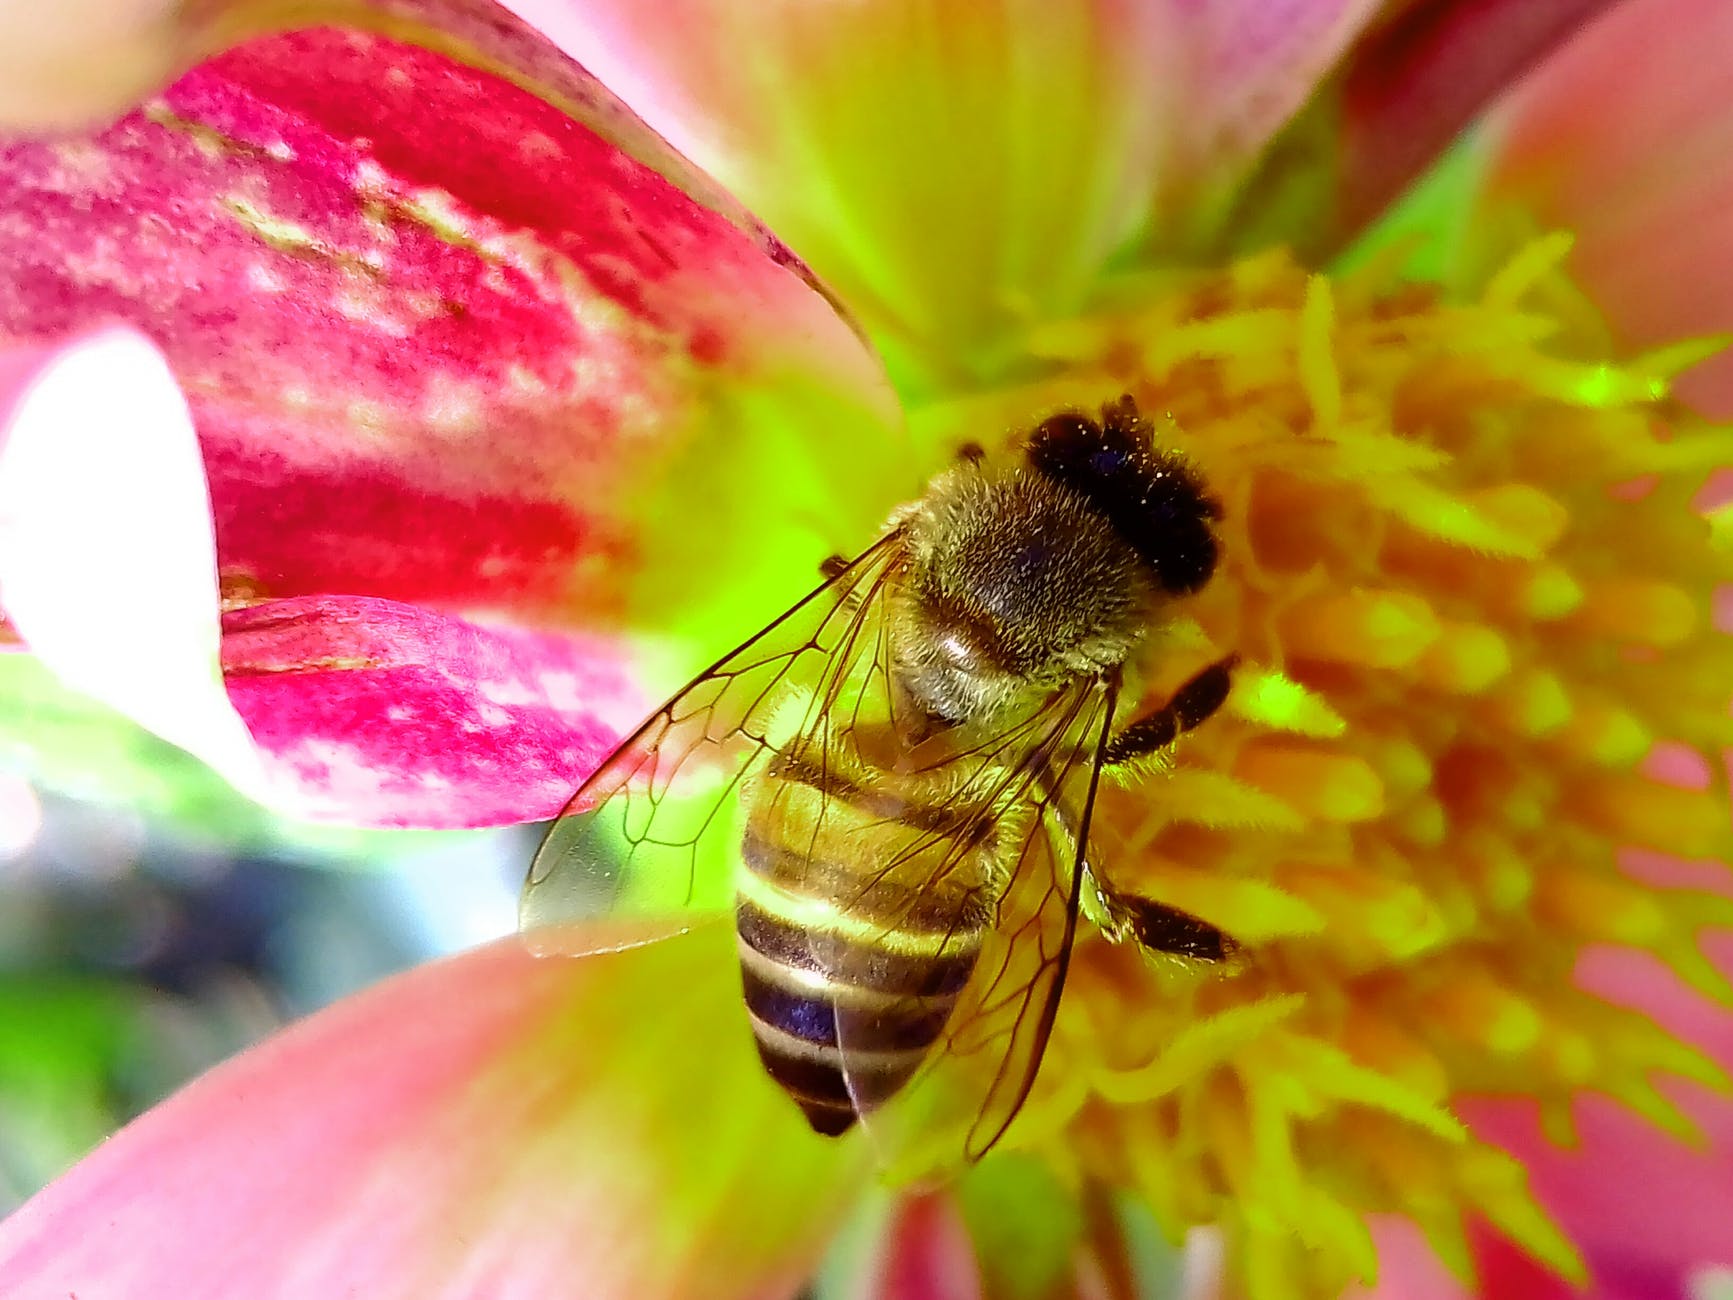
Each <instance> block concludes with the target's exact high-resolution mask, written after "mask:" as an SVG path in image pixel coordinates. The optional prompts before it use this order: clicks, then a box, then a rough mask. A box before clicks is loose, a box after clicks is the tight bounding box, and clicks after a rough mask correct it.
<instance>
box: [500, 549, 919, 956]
mask: <svg viewBox="0 0 1733 1300" xmlns="http://www.w3.org/2000/svg"><path fill="white" fill-rule="evenodd" d="M895 540H896V534H894V533H893V534H889V535H887V536H886V537H884V538H882V539H880V541H879V542H877V543H875V544H874V545H873V546H872V547H871V548H870V549H868V550H867V551H866V552H865V553H864V554H863V555H862V556H861V557H860V558H859V559H858V560H856V561H855V562H854V563H853V564H851V565H850V566H848V568H846V569H844V570H843V571H842V572H841V573H840V574H838V575H837V576H836V577H835V578H833V579H831V580H830V581H828V582H827V583H825V584H824V585H823V586H821V587H819V588H818V589H817V590H815V591H814V592H812V594H810V595H809V596H807V597H806V598H805V599H804V600H802V601H800V602H799V603H798V604H797V605H795V606H794V607H793V608H792V609H790V610H789V611H788V613H786V614H784V615H783V616H782V617H781V618H779V619H777V620H776V621H775V622H774V623H772V624H771V625H770V626H769V627H767V628H765V629H764V630H763V631H762V632H760V633H758V634H757V635H756V636H754V637H752V638H751V639H750V640H748V641H746V642H745V643H744V644H742V645H741V646H739V647H738V648H736V649H735V650H733V651H732V652H730V653H729V654H728V655H727V656H725V657H724V658H722V659H721V660H719V661H718V662H716V663H715V664H712V665H711V666H710V667H709V668H708V669H706V670H705V671H704V672H702V673H700V674H699V675H698V676H697V677H696V678H694V679H693V680H692V681H691V682H690V683H688V684H687V686H686V687H684V688H683V689H682V690H681V691H680V692H679V693H678V694H676V695H675V696H674V697H673V698H672V699H670V700H669V701H668V702H667V703H666V704H664V705H663V706H662V707H661V708H660V709H658V710H657V711H656V712H655V713H654V714H652V715H651V717H650V718H649V719H648V720H647V721H646V722H645V723H644V724H643V725H642V726H641V727H639V728H638V730H637V731H635V732H634V733H633V734H632V735H630V736H628V737H627V738H626V739H625V741H623V742H622V743H621V745H620V747H619V748H618V749H617V750H615V751H614V753H613V754H612V755H610V756H609V758H608V759H607V760H606V761H605V762H604V763H603V764H602V766H601V767H600V768H599V769H597V771H596V772H595V773H594V774H593V775H592V776H591V777H590V778H589V780H587V781H585V782H584V784H583V785H582V786H581V787H580V788H579V789H578V792H577V793H576V794H575V795H573V796H572V799H571V802H570V803H568V804H567V806H566V811H565V812H564V813H563V814H562V815H561V816H560V817H559V819H558V820H556V821H555V822H554V823H553V824H552V825H551V826H550V827H549V829H548V832H547V835H546V837H545V838H544V839H543V841H542V844H541V847H540V848H539V849H538V850H537V851H536V855H535V859H534V860H533V861H532V862H531V864H530V870H529V875H528V878H527V879H526V880H525V882H524V887H523V893H522V896H521V898H520V901H519V906H518V924H519V929H520V931H521V932H522V933H523V935H524V939H525V942H526V944H527V945H528V946H529V948H530V949H531V950H532V951H533V952H536V953H542V954H549V955H558V954H570V953H590V952H599V951H610V950H611V949H612V948H619V947H631V946H635V945H636V944H640V943H647V942H651V941H652V940H653V939H655V938H664V937H667V936H669V935H672V934H676V933H679V932H680V931H681V930H683V929H686V928H689V927H690V926H691V925H692V924H693V923H694V922H695V921H697V920H701V919H703V918H704V917H707V916H711V915H716V914H719V913H721V912H723V911H725V910H727V909H728V907H729V905H730V903H731V901H732V888H733V881H734V877H735V872H736V867H737V863H738V856H739V844H740V835H739V829H740V810H739V802H740V801H739V799H738V797H737V796H738V794H739V791H740V789H741V785H742V783H743V782H744V781H745V780H746V779H747V777H748V776H749V775H750V774H751V772H752V770H753V769H754V767H755V766H756V765H758V764H759V763H760V762H761V761H763V760H764V759H765V758H767V757H768V756H769V754H770V753H772V752H773V749H774V745H775V743H776V738H775V736H774V735H773V734H772V731H771V727H772V722H773V719H774V717H775V715H776V711H777V709H778V708H779V706H780V705H781V704H782V702H783V701H784V700H786V699H788V698H790V697H791V696H794V697H798V696H799V694H800V693H801V692H802V691H803V690H805V691H806V692H808V693H809V694H810V692H811V691H812V689H813V688H814V686H815V684H817V683H821V682H823V681H825V680H826V678H827V675H833V674H834V673H835V672H836V671H837V661H838V660H839V658H841V657H844V656H846V655H847V654H849V653H851V650H850V649H849V648H853V647H860V646H865V645H869V644H872V643H873V638H872V637H868V636H864V635H863V630H862V624H863V622H864V621H865V620H866V619H867V618H868V617H869V612H876V602H874V601H872V600H871V599H869V597H870V595H871V594H872V593H874V592H876V591H877V590H878V587H879V584H880V582H881V580H882V578H883V574H884V569H885V564H886V561H887V560H888V558H889V557H890V556H891V555H892V554H893V553H894V550H895V547H894V542H895ZM602 917H608V918H616V919H618V918H630V919H633V920H635V921H638V922H642V923H643V924H641V925H639V926H638V927H637V928H636V929H635V930H634V929H632V928H630V927H628V930H627V931H626V932H625V933H636V934H640V935H642V936H644V937H638V938H632V939H629V940H627V941H623V942H614V941H611V940H608V939H607V938H606V937H605V935H606V933H607V931H606V930H605V929H604V930H599V931H597V932H596V936H592V935H591V933H590V931H591V930H592V928H593V927H594V923H595V921H596V920H597V919H598V918H602ZM610 944H611V947H610Z"/></svg>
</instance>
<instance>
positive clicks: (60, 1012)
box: [0, 655, 536, 1214]
mask: <svg viewBox="0 0 1733 1300" xmlns="http://www.w3.org/2000/svg"><path fill="white" fill-rule="evenodd" d="M535 838H536V833H535V830H534V828H523V827H520V828H513V829H510V830H502V831H485V832H470V833H448V834H429V833H408V832H397V833H393V832H354V831H342V830H334V829H331V828H322V827H312V826H305V825H296V824H292V823H289V822H286V821H283V820H280V819H278V818H276V817H274V816H272V815H271V814H270V813H268V812H266V811H265V810H263V809H261V808H259V807H257V806H256V805H253V804H251V803H249V802H247V801H246V800H244V799H243V798H242V797H241V796H239V795H237V794H235V793H234V792H233V791H231V790H230V789H229V788H228V787H227V786H226V785H225V784H224V783H223V782H221V781H220V780H218V779H217V778H216V777H215V776H213V775H212V774H211V773H209V772H208V771H207V770H206V769H205V768H203V767H202V765H200V764H198V763H197V762H195V761H194V760H192V759H190V758H188V757H187V756H185V755H184V754H182V753H181V752H180V751H179V750H176V749H174V748H173V747H171V746H169V745H167V744H165V743H164V742H162V741H159V740H157V739H156V738H154V737H152V736H150V735H148V734H146V733H144V732H141V731H139V730H138V729H136V728H134V727H133V726H132V725H131V724H129V723H127V722H125V721H124V720H122V719H120V718H118V717H116V716H115V715H113V714H110V713H108V712H107V711H105V710H102V709H100V708H99V707H97V706H95V705H94V704H91V703H89V702H87V701H85V700H83V699H82V698H80V697H77V696H75V695H72V694H71V693H69V692H67V691H65V690H64V689H63V688H61V687H60V686H59V684H58V683H57V682H55V681H54V680H53V679H52V678H51V677H49V676H47V675H46V674H45V673H43V672H42V671H41V669H40V668H39V667H37V666H36V664H35V663H34V662H33V661H32V660H30V659H29V658H28V657H26V656H23V655H0V1214H4V1213H5V1212H7V1211H9V1210H11V1209H12V1208H13V1207H14V1206H16V1205H17V1204H18V1203H20V1202H21V1201H22V1200H24V1199H25V1198H26V1197H28V1196H29V1195H30V1194H31V1193H32V1192H34V1191H35V1190H36V1189H37V1188H39V1187H41V1186H42V1185H43V1184H44V1183H46V1182H47V1181H48V1180H49V1179H51V1178H53V1177H54V1176H55V1175H56V1174H58V1173H60V1172H61V1171H62V1170H64V1169H65V1168H66V1167H67V1166H68V1165H70V1164H71V1163H72V1162H73V1161H75V1160H76V1159H77V1158H78V1157H79V1156H81V1155H82V1154H83V1153H84V1152H86V1151H88V1150H89V1149H90V1148H91V1147H92V1146H94V1145H95V1144H96V1143H97V1142H99V1141H100V1140H101V1139H102V1138H103V1137H104V1136H105V1135H106V1134H108V1133H109V1132H111V1131H113V1130H114V1129H115V1128H117V1127H118V1126H119V1125H121V1124H122V1123H124V1122H125V1121H126V1120H127V1119H129V1118H131V1117H132V1116H133V1115H135V1114H137V1113H139V1112H140V1111H142V1110H143V1109H145V1108H146V1107H148V1106H150V1105H151V1104H152V1103H154V1102H156V1101H157V1100H159V1099H161V1098H162V1097H164V1096H166V1095H167V1094H168V1093H169V1092H172V1091H173V1090H174V1089H175V1088H176V1087H178V1086H179V1085H180V1084H182V1083H183V1082H185V1081H186V1080H187V1079H189V1078H191V1077H192V1076H193V1075H195V1074H197V1073H198V1072H199V1071H201V1070H203V1069H204V1068H206V1067H207V1066H209V1065H211V1064H213V1063H215V1062H216V1061H219V1060H221V1059H222V1058H224V1057H225V1056H228V1055H231V1054H232V1053H234V1052H236V1051H238V1050H239V1049H240V1048H242V1047H244V1046H246V1045H247V1044H248V1043H251V1042H254V1041H257V1040H258V1039H259V1038H262V1037H263V1036H265V1035H266V1034H269V1033H270V1032H272V1031H273V1030H274V1029H276V1028H277V1027H279V1026H280V1025H282V1024H283V1023H285V1022H286V1021H288V1020H290V1019H292V1018H294V1017H296V1016H299V1015H303V1014H305V1013H307V1012H309V1011H312V1010H315V1009H317V1008H318V1007H321V1006H324V1005H325V1004H327V1003H329V1002H331V1001H333V1000H335V999H337V998H340V997H342V996H344V995H345V994H347V993H350V992H353V991H355V990H357V989H360V988H363V987H365V986H366V985H368V984H371V983H373V982H375V981H376V980H379V979H381V978H383V977H384V976H386V975H389V974H391V973H392V972H394V971H397V970H401V969H404V968H405V967H408V966H411V965H414V964H416V963H418V962H421V961H425V960H428V959H430V958H432V957H436V956H439V955H441V954H443V953H448V952H453V951H456V950H458V949H461V948H465V947H469V946H472V945H474V944H476V943H481V942H485V941H487V940H489V939H492V938H495V937H498V936H500V935H505V934H509V933H511V931H512V930H513V928H514V926H515V918H516V898H517V888H518V883H519V881H520V880H521V878H522V874H523V870H524V866H525V864H526V863H527V862H528V860H529V855H530V853H531V852H532V850H533V847H534V843H535Z"/></svg>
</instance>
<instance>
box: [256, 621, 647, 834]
mask: <svg viewBox="0 0 1733 1300" xmlns="http://www.w3.org/2000/svg"><path fill="white" fill-rule="evenodd" d="M223 671H224V675H225V678H226V680H227V684H228V689H229V697H230V699H232V700H233V701H234V706H235V708H237V709H238V710H239V711H240V714H241V716H242V717H243V718H244V719H245V720H246V722H247V726H248V728H249V730H250V731H251V732H252V736H253V739H254V741H255V743H256V744H257V745H258V746H259V747H260V749H262V750H263V751H264V754H265V767H266V770H267V772H268V773H269V774H270V775H271V777H272V778H273V781H274V784H275V785H276V786H278V787H279V788H283V789H292V790H295V791H297V792H298V811H299V812H301V813H302V814H303V815H306V816H310V817H315V818H325V819H330V820H334V821H341V822H348V823H353V824H362V825H369V826H406V827H463V826H491V825H500V824H503V823H511V822H521V821H529V820H533V819H538V818H545V817H551V816H553V815H554V814H555V813H557V812H558V811H559V810H560V809H561V808H562V807H563V806H564V805H565V803H566V801H567V800H568V799H570V798H571V795H572V792H573V791H574V790H576V789H577V787H578V785H579V784H580V783H581V782H582V781H583V779H584V777H586V776H587V775H589V773H590V772H591V771H592V770H593V769H594V768H595V766H596V764H597V763H598V762H599V761H600V760H601V759H602V758H603V757H605V756H606V755H607V753H608V751H609V750H610V749H612V748H613V746H614V743H615V742H616V741H617V740H618V738H619V737H620V735H621V734H622V733H623V732H624V731H626V730H627V729H629V728H630V726H631V724H633V723H634V722H636V721H637V720H638V719H639V718H640V717H642V716H643V715H644V714H645V713H647V712H648V711H649V705H650V701H649V700H648V699H647V698H646V697H645V696H644V695H643V694H642V693H641V692H640V690H639V689H638V686H637V684H636V683H637V677H636V675H635V674H634V673H633V672H632V670H631V665H630V664H629V663H628V662H627V661H626V660H625V659H623V658H622V656H621V653H620V650H619V647H618V646H616V645H614V644H611V643H608V642H605V641H602V640H601V639H600V638H586V637H582V636H578V635H570V636H555V635H549V634H546V633H537V632H531V631H526V630H523V629H517V628H511V627H506V626H492V627H483V626H477V625H476V624H473V623H471V622H468V621H467V620H465V619H461V618H458V617H455V616H452V615H444V614H438V613H435V612H433V611H431V610H428V609H425V608H421V607H418V606H414V605H406V604H401V603H398V602H394V601H387V600H380V599H377V598H372V597H362V596H319V597H311V596H309V597H300V598H297V599H293V600H275V601H268V602H266V603H265V604H262V605H257V606H253V607H251V608H247V609H240V610H235V611H231V612H230V613H229V614H228V615H227V616H226V617H225V619H224V620H223Z"/></svg>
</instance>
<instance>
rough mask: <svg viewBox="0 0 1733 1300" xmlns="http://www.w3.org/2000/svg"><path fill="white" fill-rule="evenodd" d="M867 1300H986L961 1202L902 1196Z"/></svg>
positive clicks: (864, 1296) (934, 1196) (865, 1296)
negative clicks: (959, 1205) (964, 1221)
mask: <svg viewBox="0 0 1733 1300" xmlns="http://www.w3.org/2000/svg"><path fill="white" fill-rule="evenodd" d="M875 1263H876V1268H875V1270H874V1274H873V1277H872V1279H871V1281H870V1283H869V1284H868V1285H867V1286H866V1287H865V1288H864V1289H863V1290H862V1300H981V1296H982V1290H981V1271H980V1268H979V1267H978V1266H977V1264H976V1262H975V1248H974V1246H973V1244H972V1243H971V1241H970V1239H969V1231H968V1229H967V1227H965V1226H964V1223H963V1216H962V1213H961V1211H960V1210H959V1209H958V1206H957V1203H956V1201H955V1200H954V1199H953V1198H952V1197H950V1196H948V1195H946V1194H943V1193H939V1192H925V1193H917V1194H913V1195H905V1196H902V1197H899V1198H898V1200H897V1201H896V1203H895V1204H894V1205H893V1207H892V1209H891V1217H890V1222H889V1223H888V1224H887V1225H886V1229H885V1236H884V1240H883V1241H882V1243H881V1244H880V1249H879V1254H878V1258H877V1260H876V1261H875Z"/></svg>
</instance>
